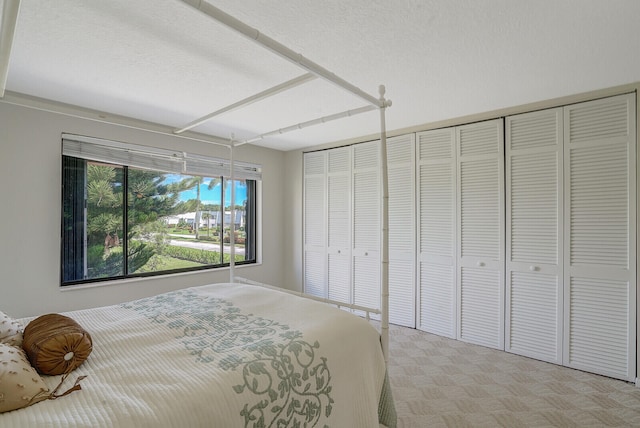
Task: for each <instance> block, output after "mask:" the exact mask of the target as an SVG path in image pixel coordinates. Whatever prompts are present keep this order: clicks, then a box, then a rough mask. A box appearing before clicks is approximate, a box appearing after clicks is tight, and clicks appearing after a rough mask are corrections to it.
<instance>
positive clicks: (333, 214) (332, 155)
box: [327, 147, 352, 303]
mask: <svg viewBox="0 0 640 428" xmlns="http://www.w3.org/2000/svg"><path fill="white" fill-rule="evenodd" d="M327 156H328V162H327V163H328V174H327V186H328V192H327V193H328V195H327V204H328V209H327V245H328V258H327V293H328V296H329V298H330V299H333V300H336V301H339V302H344V303H352V302H351V279H350V277H351V272H350V264H351V254H350V247H351V202H350V199H351V149H350V148H349V147H341V148H337V149H333V150H329V151H327Z"/></svg>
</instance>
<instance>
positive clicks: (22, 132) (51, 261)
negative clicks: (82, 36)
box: [0, 102, 285, 317]
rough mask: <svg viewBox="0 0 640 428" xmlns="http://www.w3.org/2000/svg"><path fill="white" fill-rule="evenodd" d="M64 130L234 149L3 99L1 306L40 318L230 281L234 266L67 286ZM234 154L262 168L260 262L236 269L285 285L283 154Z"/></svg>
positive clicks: (219, 152) (205, 150) (256, 150)
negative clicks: (63, 278) (63, 266)
mask: <svg viewBox="0 0 640 428" xmlns="http://www.w3.org/2000/svg"><path fill="white" fill-rule="evenodd" d="M38 105H42V104H38ZM56 108H58V107H56ZM62 110H63V111H66V110H68V109H66V108H62ZM95 116H96V117H97V115H95ZM63 132H66V133H72V134H79V135H86V136H91V137H98V138H105V139H111V140H116V141H125V142H129V143H135V144H142V145H149V146H156V147H163V148H174V149H175V148H182V147H184V149H185V150H187V151H191V152H194V153H201V154H209V155H214V156H225V157H228V150H226V149H224V148H223V149H218V148H216V146H214V145H211V144H207V143H202V142H196V141H189V140H185V139H179V138H177V137H173V136H166V135H159V134H157V133H152V132H146V131H140V130H135V129H131V128H127V127H122V126H116V125H112V124H105V123H99V122H95V121H92V120H87V119H80V118H76V117H69V116H66V115H60V114H56V113H50V112H46V111H40V110H36V109H32V108H26V107H21V106H14V105H9V104H5V103H2V102H0V147H1V150H0V204H1V206H0V225H1V228H0V310H1V311H4V312H6V313H8V314H10V315H12V316H14V317H25V316H35V315H39V314H42V313H47V312H63V311H69V310H75V309H83V308H88V307H94V306H101V305H110V304H115V303H120V302H123V301H126V300H131V299H135V298H140V297H145V296H149V295H153V294H157V293H160V292H164V291H169V290H175V289H179V288H184V287H187V286H195V285H202V284H207V283H211V282H222V281H227V280H228V277H229V271H228V269H219V270H213V271H206V272H193V273H187V274H176V275H172V276H166V277H154V278H144V279H131V280H126V281H113V282H108V283H102V284H101V285H99V286H94V287H85V288H79V287H76V288H70V287H65V288H64V289H62V288H61V287H60V213H61V201H60V199H61V196H60V195H61V164H62V160H61V134H62V133H63ZM235 154H236V159H237V160H244V161H248V162H255V163H259V164H262V166H263V182H262V212H261V220H262V228H261V229H262V247H261V255H262V264H260V265H252V266H247V267H238V268H237V273H236V274H237V275H241V276H245V277H248V278H252V279H255V280H259V281H261V282H267V283H270V284H274V285H278V284H282V283H283V278H284V277H283V266H284V258H283V250H282V236H283V233H282V231H283V211H284V210H283V203H284V193H283V192H282V186H283V183H284V170H285V168H284V153H283V152H280V151H276V150H269V149H264V148H260V147H255V146H242V147H240V148H238V149H237V150H236V153H235ZM258 251H259V252H260V249H259V250H258Z"/></svg>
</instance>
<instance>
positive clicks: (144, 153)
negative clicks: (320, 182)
mask: <svg viewBox="0 0 640 428" xmlns="http://www.w3.org/2000/svg"><path fill="white" fill-rule="evenodd" d="M229 166H230V165H229V162H228V161H226V160H224V159H217V158H206V157H203V156H197V155H189V154H187V153H184V152H171V151H166V150H159V149H153V148H149V147H145V146H134V145H131V144H125V143H117V142H108V141H104V140H98V139H94V138H88V137H78V136H70V135H64V136H63V156H62V177H63V182H62V240H61V253H62V254H61V261H62V266H61V285H62V286H66V285H72V284H81V283H88V282H96V281H104V280H115V279H123V278H129V277H139V276H150V275H162V274H169V273H177V272H188V271H193V270H202V269H212V268H220V267H224V266H228V265H229V262H230V252H231V251H230V242H231V231H232V230H233V231H234V233H233V241H234V243H235V251H234V252H235V264H248V263H255V262H256V240H257V237H256V211H257V210H256V201H257V197H256V196H257V195H256V191H257V190H256V189H257V181H258V180H259V179H260V172H259V170H260V168H259V166H257V165H250V164H240V165H239V167H236V168H235V169H234V179H233V181H232V180H231V178H230V168H229ZM232 198H233V199H232Z"/></svg>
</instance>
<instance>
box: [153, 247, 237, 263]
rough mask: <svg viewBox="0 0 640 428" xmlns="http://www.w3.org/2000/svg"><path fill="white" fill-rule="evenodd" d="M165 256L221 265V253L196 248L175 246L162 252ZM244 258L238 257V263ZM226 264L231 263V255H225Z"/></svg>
mask: <svg viewBox="0 0 640 428" xmlns="http://www.w3.org/2000/svg"><path fill="white" fill-rule="evenodd" d="M162 253H163V254H164V255H165V256H170V257H175V258H176V259H181V260H189V261H192V262H196V263H202V264H206V265H218V264H220V252H218V251H207V250H198V249H196V248H185V247H178V246H175V245H169V246H167V247H166V248H165V249H164V251H163V252H162ZM243 260H244V256H242V255H236V261H237V262H238V261H243ZM224 262H225V263H229V254H225V255H224Z"/></svg>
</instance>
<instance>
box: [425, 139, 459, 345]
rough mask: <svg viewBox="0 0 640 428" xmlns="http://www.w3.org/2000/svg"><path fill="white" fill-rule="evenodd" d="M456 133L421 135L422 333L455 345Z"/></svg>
mask: <svg viewBox="0 0 640 428" xmlns="http://www.w3.org/2000/svg"><path fill="white" fill-rule="evenodd" d="M455 142H456V137H455V128H446V129H438V130H434V131H427V132H421V133H419V134H417V143H416V146H417V150H416V152H417V165H418V190H417V195H418V196H417V197H418V203H417V205H418V232H419V233H418V247H419V257H420V258H419V269H418V275H419V276H418V280H419V286H418V308H419V309H418V311H419V312H418V328H419V329H420V330H424V331H427V332H429V333H434V334H438V335H441V336H446V337H450V338H453V339H455V338H456V334H457V333H456V330H457V327H456V326H457V310H456V307H457V305H456V302H457V299H456V168H457V166H456V165H457V163H456V144H455Z"/></svg>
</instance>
